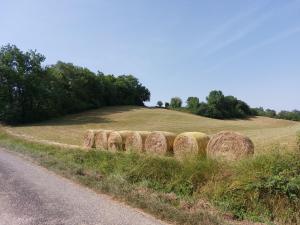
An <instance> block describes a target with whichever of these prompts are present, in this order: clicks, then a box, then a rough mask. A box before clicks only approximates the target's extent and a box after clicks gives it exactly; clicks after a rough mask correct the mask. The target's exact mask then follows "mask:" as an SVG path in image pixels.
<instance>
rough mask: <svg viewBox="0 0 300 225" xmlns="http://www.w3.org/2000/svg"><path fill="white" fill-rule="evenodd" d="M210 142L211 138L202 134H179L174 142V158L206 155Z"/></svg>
mask: <svg viewBox="0 0 300 225" xmlns="http://www.w3.org/2000/svg"><path fill="white" fill-rule="evenodd" d="M208 141H209V137H208V136H207V135H206V134H204V133H200V132H185V133H182V134H179V135H178V136H177V137H176V138H175V140H174V145H173V151H174V156H175V157H176V158H183V157H186V156H190V155H206V147H207V144H208Z"/></svg>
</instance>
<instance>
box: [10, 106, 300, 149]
mask: <svg viewBox="0 0 300 225" xmlns="http://www.w3.org/2000/svg"><path fill="white" fill-rule="evenodd" d="M6 129H8V130H9V131H11V132H13V133H15V134H20V135H25V136H28V137H32V138H34V139H38V140H47V141H53V142H59V143H64V144H71V145H81V142H82V137H83V134H84V132H85V131H86V130H87V129H114V130H148V131H154V130H164V131H171V132H175V133H180V132H185V131H200V132H205V133H207V134H210V135H211V134H214V133H217V132H218V131H222V130H234V131H238V132H241V133H243V134H246V135H247V136H249V137H250V138H251V139H252V140H253V142H254V144H255V147H256V154H258V153H260V152H265V151H268V150H270V149H273V147H274V146H276V145H280V149H283V150H294V149H295V148H296V132H297V131H298V130H300V123H299V122H293V121H287V120H278V119H272V118H267V117H254V118H250V119H247V120H216V119H210V118H206V117H201V116H196V115H192V114H188V113H184V112H178V111H173V110H165V109H153V108H143V107H134V106H121V107H106V108H102V109H98V110H92V111H88V112H84V113H79V114H73V115H70V116H66V117H63V118H59V119H53V120H49V121H46V122H43V123H37V124H29V125H22V126H17V127H6Z"/></svg>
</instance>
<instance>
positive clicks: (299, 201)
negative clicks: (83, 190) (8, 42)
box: [0, 132, 300, 224]
mask: <svg viewBox="0 0 300 225" xmlns="http://www.w3.org/2000/svg"><path fill="white" fill-rule="evenodd" d="M0 146H3V147H6V148H7V149H10V150H13V151H17V152H19V153H21V154H23V155H27V156H29V157H30V158H32V159H34V160H35V161H36V162H38V163H39V164H40V165H42V166H44V167H46V168H48V169H50V170H53V171H55V172H56V173H58V174H61V175H63V176H65V177H67V178H70V179H72V180H75V181H76V182H79V183H81V184H83V185H86V186H88V187H90V188H92V189H94V190H96V191H100V192H102V193H109V194H110V195H112V196H114V197H116V198H117V199H119V200H122V201H125V202H127V203H129V204H130V205H132V206H135V207H138V208H141V209H144V210H145V211H146V212H149V213H151V214H154V215H156V216H157V217H159V218H161V219H163V220H167V221H171V222H174V223H177V224H225V223H226V222H227V223H235V220H234V219H237V220H242V219H247V220H251V221H256V222H266V223H273V222H274V221H275V222H278V223H280V224H300V212H299V208H300V153H299V151H298V152H289V153H286V154H282V152H283V151H279V150H278V151H277V150H276V149H274V151H273V152H272V153H268V154H264V155H258V156H256V157H253V158H251V159H246V160H242V161H239V162H236V163H231V164H229V163H225V162H217V161H214V160H209V159H206V158H193V159H187V160H186V161H183V162H179V161H176V160H175V159H173V158H167V157H157V156H149V155H139V154H135V153H122V152H121V153H110V152H107V151H90V152H84V151H82V150H79V149H67V148H59V147H54V146H50V145H44V144H38V143H32V142H29V141H25V140H21V139H18V138H15V137H12V136H9V135H7V134H5V133H4V132H0ZM281 150H282V149H281ZM216 207H217V208H218V210H216ZM220 212H221V213H220ZM223 213H226V214H228V213H230V214H228V215H230V220H228V219H226V221H224V219H223V217H222V214H223ZM247 224H249V223H247Z"/></svg>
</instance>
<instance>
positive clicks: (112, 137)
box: [107, 130, 132, 152]
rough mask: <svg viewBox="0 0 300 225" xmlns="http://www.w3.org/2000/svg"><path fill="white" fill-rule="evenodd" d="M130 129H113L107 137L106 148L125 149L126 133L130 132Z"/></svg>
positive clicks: (110, 149)
mask: <svg viewBox="0 0 300 225" xmlns="http://www.w3.org/2000/svg"><path fill="white" fill-rule="evenodd" d="M131 133H132V131H128V130H125V131H113V132H111V133H110V134H109V137H108V141H107V143H108V150H109V151H113V152H115V151H125V141H126V137H127V135H129V134H131Z"/></svg>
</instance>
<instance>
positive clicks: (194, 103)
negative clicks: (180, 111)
mask: <svg viewBox="0 0 300 225" xmlns="http://www.w3.org/2000/svg"><path fill="white" fill-rule="evenodd" d="M186 103H187V108H188V110H189V111H191V112H192V113H197V112H198V108H199V103H200V102H199V98H197V97H188V99H187V101H186Z"/></svg>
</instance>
